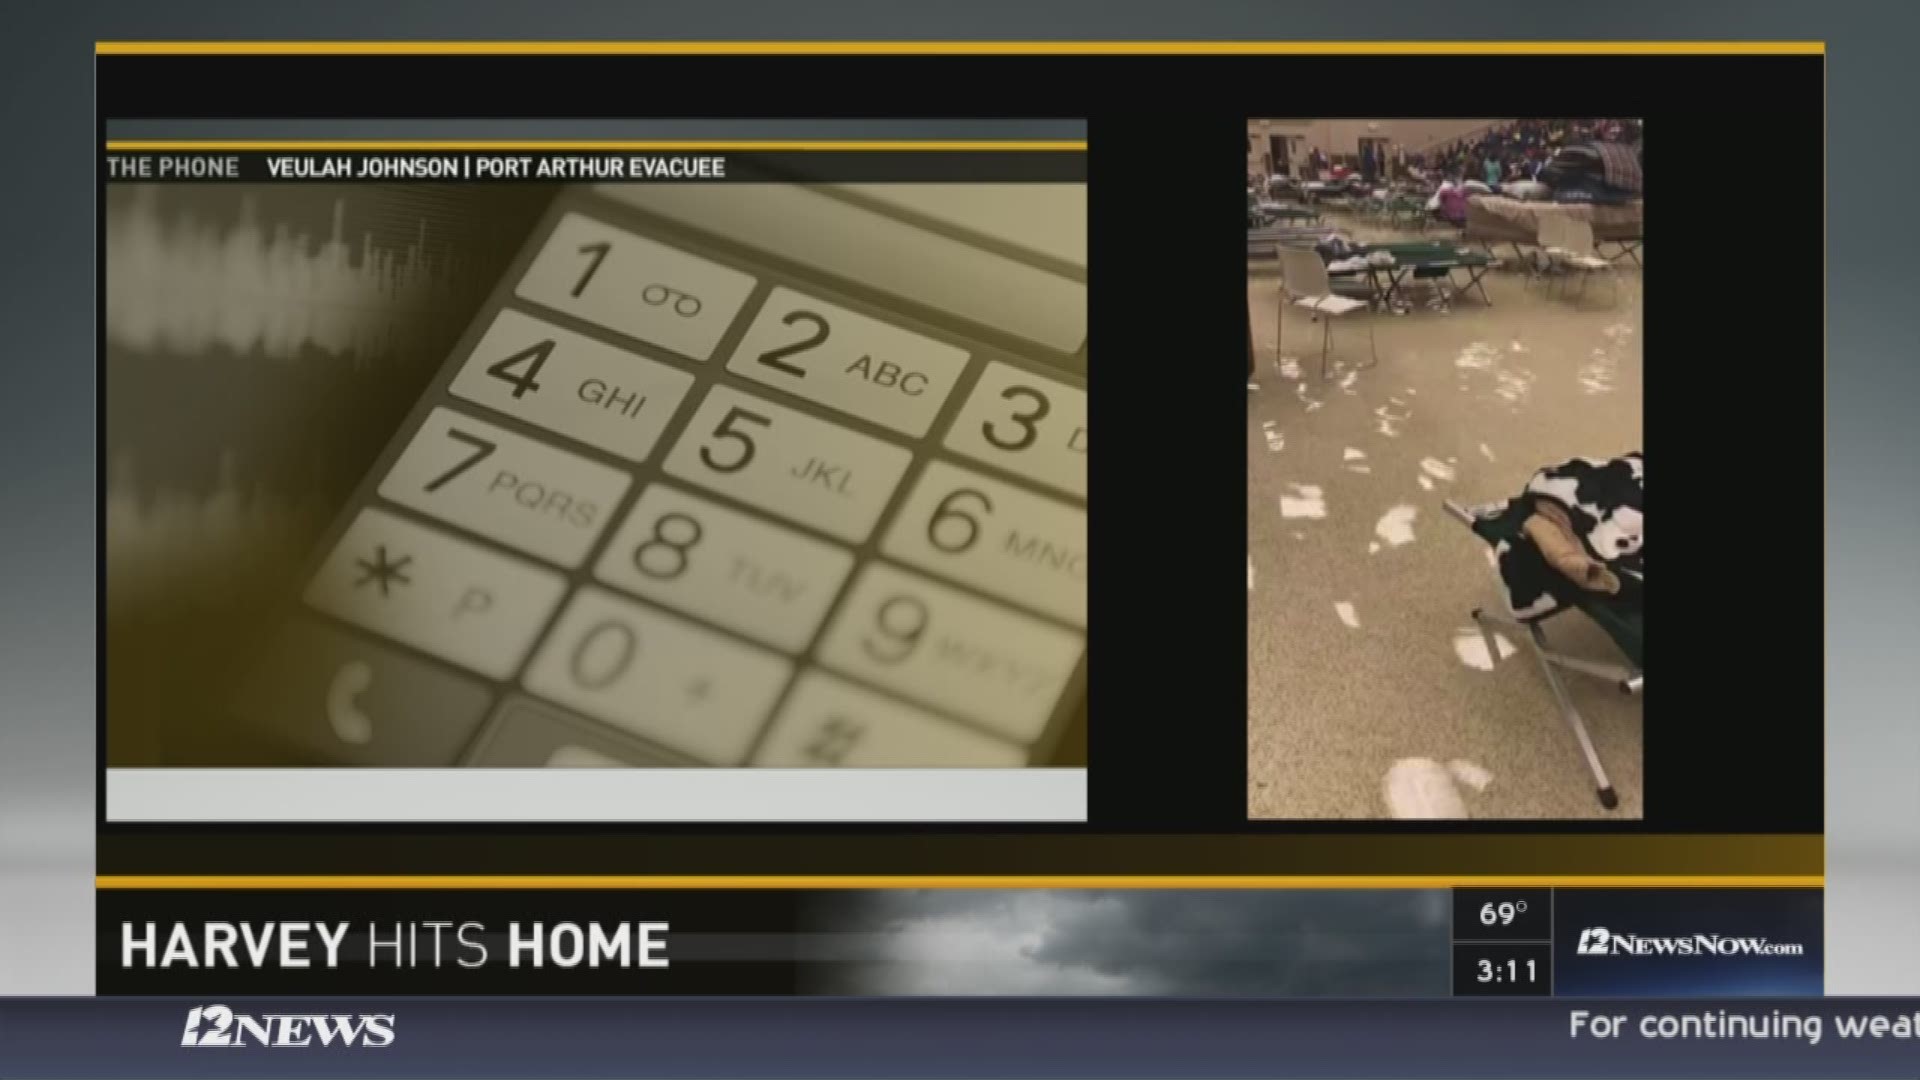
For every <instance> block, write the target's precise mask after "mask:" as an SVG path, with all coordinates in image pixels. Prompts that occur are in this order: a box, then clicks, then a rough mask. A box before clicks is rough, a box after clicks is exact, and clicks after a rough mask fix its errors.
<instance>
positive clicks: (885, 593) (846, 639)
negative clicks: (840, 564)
mask: <svg viewBox="0 0 1920 1080" xmlns="http://www.w3.org/2000/svg"><path fill="white" fill-rule="evenodd" d="M1080 649H1081V639H1080V635H1078V634H1076V633H1072V632H1070V631H1067V630H1063V629H1061V628H1059V627H1057V626H1052V625H1050V624H1047V623H1044V622H1041V621H1040V620H1038V619H1033V618H1029V617H1027V616H1024V615H1020V614H1017V613H1015V612H1013V611H1010V610H1008V609H1006V608H1003V607H1001V606H999V605H997V604H990V603H988V602H987V601H985V600H977V599H975V598H973V597H971V596H969V595H967V594H965V593H963V592H961V591H959V590H958V589H953V588H949V587H947V586H945V585H938V584H935V583H934V582H933V581H931V580H928V579H927V578H924V577H920V576H919V575H917V574H911V573H908V572H907V571H904V570H898V569H895V568H893V567H891V566H888V565H886V564H885V563H870V564H868V565H867V567H866V568H865V569H863V570H862V571H861V572H860V577H859V579H858V580H857V581H855V582H854V585H853V588H852V590H851V591H850V592H849V593H848V596H847V599H846V601H845V602H844V603H842V604H841V605H840V612H839V614H838V615H837V616H835V618H834V622H833V625H832V626H831V627H829V628H828V630H827V635H826V639H825V640H824V641H823V642H822V643H821V646H820V660H821V662H822V663H824V664H826V665H827V666H828V667H831V668H834V669H836V670H838V671H843V672H845V673H847V674H849V675H853V676H856V677H858V678H862V679H865V680H866V681H868V682H870V683H874V684H875V685H878V686H883V687H886V688H888V689H891V690H895V691H898V692H899V693H900V694H902V695H903V696H905V697H909V698H913V699H916V700H919V701H922V702H924V703H926V704H928V705H933V706H936V707H942V708H946V709H950V710H952V711H954V712H956V713H958V714H960V715H962V716H966V717H968V718H969V719H972V720H975V721H978V722H979V723H982V724H985V725H987V726H988V727H990V728H993V729H995V730H997V731H1001V732H1004V733H1005V734H1007V735H1009V736H1011V737H1013V738H1015V739H1018V740H1020V741H1022V742H1026V741H1029V740H1031V739H1033V738H1035V737H1036V736H1038V735H1039V734H1040V729H1041V727H1042V726H1043V725H1045V724H1046V722H1047V718H1048V716H1049V715H1050V714H1051V713H1052V710H1053V704H1054V702H1055V701H1056V700H1057V699H1058V698H1059V696H1060V692H1061V691H1062V690H1064V689H1065V688H1066V684H1067V680H1068V679H1069V678H1070V677H1072V675H1073V669H1074V665H1075V664H1076V663H1077V662H1078V661H1079V659H1080Z"/></svg>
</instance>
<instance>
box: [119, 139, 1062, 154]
mask: <svg viewBox="0 0 1920 1080" xmlns="http://www.w3.org/2000/svg"><path fill="white" fill-rule="evenodd" d="M1086 148H1087V141H1086V140H1085V139H1025V140H1021V139H821V140H808V139H745V140H742V139H710V140H702V139H666V140H661V139H650V140H604V141H585V142H582V141H549V140H540V139H502V140H491V139H482V140H477V141H476V140H470V139H468V140H462V139H214V140H202V139H108V140H107V149H108V150H112V151H120V152H136V151H150V152H154V153H178V152H184V151H204V150H318V151H339V150H487V151H497V150H542V151H558V150H676V151H683V150H696V151H708V152H712V151H723V150H731V151H749V150H753V151H775V150H805V151H815V150H882V151H891V152H894V153H898V152H901V151H907V150H1045V151H1084V150H1086Z"/></svg>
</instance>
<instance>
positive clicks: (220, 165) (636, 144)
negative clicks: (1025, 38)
mask: <svg viewBox="0 0 1920 1080" xmlns="http://www.w3.org/2000/svg"><path fill="white" fill-rule="evenodd" d="M100 176H101V178H102V179H103V180H105V181H107V182H109V183H116V182H140V183H235V182H237V183H381V184H394V183H543V182H551V183H562V182H565V183H584V182H592V183H729V182H732V183H742V182H759V183H766V182H795V181H803V182H804V181H816V182H822V183H854V182H870V183H884V182H904V183H911V182H942V181H947V182H968V183H982V182H987V183H993V182H1006V183H1083V182H1085V181H1086V178H1087V164H1086V143H1085V141H1084V140H1074V139H1055V140H1030V141H1017V140H946V141H942V140H891V141H888V140H841V141H826V140H818V141H804V140H791V141H777V140H760V141H744V142H733V143H726V142H714V141H704V142H703V141H677V142H676V141H652V142H648V141H633V142H624V143H622V142H580V143H488V142H458V141H441V142H433V141H416V142H409V143H392V144H383V143H376V142H352V141H342V142H336V143H318V142H281V143H274V142H272V141H264V140H261V141H247V142H231V143H219V142H201V143H188V142H179V143H167V142H164V141H160V142H153V141H117V142H116V141H109V142H108V143H107V144H106V149H105V152H104V154H103V155H102V157H101V161H100Z"/></svg>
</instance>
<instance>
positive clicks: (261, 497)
mask: <svg viewBox="0 0 1920 1080" xmlns="http://www.w3.org/2000/svg"><path fill="white" fill-rule="evenodd" d="M238 471H239V470H238V468H237V464H236V461H235V459H234V458H233V456H232V455H228V456H226V457H224V458H223V459H222V461H221V468H220V478H219V480H218V482H217V483H216V484H215V485H214V487H213V490H212V491H210V492H206V491H185V490H180V489H176V488H169V487H159V488H153V489H150V490H149V491H147V492H145V493H142V491H141V490H140V485H139V484H138V483H137V482H136V478H135V476H134V475H133V474H134V464H133V459H132V458H131V457H130V456H127V455H122V456H120V457H119V458H117V459H116V460H115V461H114V463H113V467H112V470H111V473H110V475H109V478H108V483H107V491H106V497H105V498H104V500H103V502H104V504H105V505H104V507H103V513H104V514H105V519H106V520H105V525H106V530H105V531H106V541H105V543H106V562H107V582H108V588H107V598H108V603H109V606H110V607H112V608H114V609H116V610H140V609H142V608H144V607H147V606H149V605H155V604H159V605H162V606H163V607H164V608H165V609H166V610H169V611H178V610H179V609H180V608H182V607H188V608H196V609H202V610H208V609H214V610H217V609H222V608H225V607H227V606H228V605H230V604H232V603H233V602H234V601H236V600H240V599H243V598H244V597H245V596H246V594H247V593H249V592H251V591H252V590H255V589H257V588H258V587H259V586H260V585H261V584H262V583H263V581H271V580H275V579H277V578H278V577H281V576H283V575H285V574H286V573H288V572H290V570H291V569H292V568H294V567H297V566H298V564H299V560H300V559H302V558H303V557H305V555H306V554H307V548H308V546H309V545H310V544H311V543H312V538H313V535H314V533H315V532H316V530H317V529H318V528H319V526H320V525H321V524H322V523H323V522H324V520H325V511H326V506H325V505H324V500H322V499H319V498H317V497H309V498H305V499H293V498H288V497H286V496H283V495H278V494H275V493H274V492H272V491H271V490H269V489H267V488H266V487H265V486H264V485H255V486H253V488H252V489H251V490H245V489H243V487H242V485H241V484H240V483H239V481H238V479H237V477H238Z"/></svg>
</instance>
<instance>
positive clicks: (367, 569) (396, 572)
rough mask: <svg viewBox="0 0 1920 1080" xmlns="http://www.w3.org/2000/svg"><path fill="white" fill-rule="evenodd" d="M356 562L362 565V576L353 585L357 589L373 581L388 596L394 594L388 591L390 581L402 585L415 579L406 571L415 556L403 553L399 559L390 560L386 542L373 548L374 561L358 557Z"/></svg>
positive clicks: (382, 594)
mask: <svg viewBox="0 0 1920 1080" xmlns="http://www.w3.org/2000/svg"><path fill="white" fill-rule="evenodd" d="M354 562H355V564H356V565H358V566H359V567H360V577H359V579H358V580H356V581H355V582H354V583H353V587H354V588H356V589H357V588H359V587H361V586H362V585H365V584H367V583H369V582H372V583H374V584H377V585H379V586H380V595H381V596H382V597H386V596H390V595H392V594H391V593H389V592H388V591H387V585H388V583H389V582H393V583H396V584H400V585H411V584H413V579H412V578H409V577H408V576H407V575H406V573H405V571H406V569H407V566H408V565H409V564H411V563H412V562H413V556H411V555H402V556H400V557H399V558H398V559H394V560H393V561H391V562H389V561H388V558H387V545H385V544H380V545H377V546H376V547H375V548H374V549H373V561H372V562H368V561H367V560H366V559H356V560H354Z"/></svg>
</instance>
